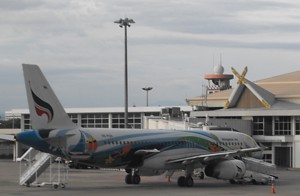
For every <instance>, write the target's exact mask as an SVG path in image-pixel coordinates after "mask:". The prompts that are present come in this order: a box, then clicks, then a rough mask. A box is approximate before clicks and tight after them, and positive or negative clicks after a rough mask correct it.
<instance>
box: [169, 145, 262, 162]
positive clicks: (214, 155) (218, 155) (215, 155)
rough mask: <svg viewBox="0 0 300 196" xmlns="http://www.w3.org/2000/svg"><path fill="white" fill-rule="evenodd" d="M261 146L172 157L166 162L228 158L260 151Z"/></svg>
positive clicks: (207, 160) (206, 160)
mask: <svg viewBox="0 0 300 196" xmlns="http://www.w3.org/2000/svg"><path fill="white" fill-rule="evenodd" d="M260 150H261V148H260V147H259V146H258V147H255V148H245V149H238V150H230V151H222V152H216V153H210V154H201V155H195V156H189V157H183V158H178V159H171V160H168V161H167V162H166V164H172V163H182V164H191V163H194V162H197V161H198V162H204V163H205V162H209V161H211V160H215V159H220V158H224V159H228V158H230V157H234V156H237V155H243V154H245V153H247V152H256V151H260Z"/></svg>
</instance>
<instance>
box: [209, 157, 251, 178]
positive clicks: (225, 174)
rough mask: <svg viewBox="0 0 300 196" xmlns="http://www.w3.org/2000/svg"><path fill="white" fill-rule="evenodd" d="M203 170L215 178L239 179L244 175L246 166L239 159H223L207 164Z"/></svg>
mask: <svg viewBox="0 0 300 196" xmlns="http://www.w3.org/2000/svg"><path fill="white" fill-rule="evenodd" d="M204 172H205V174H206V175H207V176H209V177H213V178H217V179H224V180H231V179H239V178H242V177H243V176H244V174H245V172H246V166H245V163H244V162H243V161H240V160H225V161H222V162H216V163H213V164H209V165H207V166H206V167H205V170H204Z"/></svg>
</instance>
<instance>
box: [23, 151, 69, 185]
mask: <svg viewBox="0 0 300 196" xmlns="http://www.w3.org/2000/svg"><path fill="white" fill-rule="evenodd" d="M55 161H57V162H58V164H54V163H55ZM17 162H20V177H19V184H20V185H26V186H28V187H29V186H39V187H40V186H44V185H52V186H53V187H54V188H58V187H59V186H61V187H62V188H64V187H65V185H66V181H67V178H68V177H67V175H68V167H67V166H65V165H62V164H61V159H60V158H57V157H54V156H53V155H50V154H48V153H43V152H40V151H37V150H35V149H33V148H29V149H28V150H27V151H26V152H25V153H24V155H23V156H22V157H20V158H17ZM42 174H43V175H42Z"/></svg>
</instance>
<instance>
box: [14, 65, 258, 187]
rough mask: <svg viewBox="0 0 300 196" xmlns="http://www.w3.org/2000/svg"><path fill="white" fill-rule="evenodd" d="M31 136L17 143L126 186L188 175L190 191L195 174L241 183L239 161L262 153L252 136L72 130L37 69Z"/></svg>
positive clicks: (29, 68)
mask: <svg viewBox="0 0 300 196" xmlns="http://www.w3.org/2000/svg"><path fill="white" fill-rule="evenodd" d="M23 72H24V79H25V86H26V92H27V98H28V105H29V110H30V118H31V124H32V129H33V130H28V131H23V132H20V133H18V134H17V135H16V136H15V139H16V140H17V141H18V142H20V143H23V144H26V145H28V146H31V147H33V148H35V149H37V150H39V151H42V152H46V153H50V154H53V155H56V156H60V157H63V158H65V159H67V160H72V161H79V162H80V161H81V162H84V163H87V164H90V165H94V166H97V167H101V168H121V169H125V171H126V172H127V173H128V174H127V176H126V178H125V182H126V183H127V184H139V183H140V181H141V178H140V176H154V175H161V174H163V173H164V172H167V171H168V172H169V173H173V172H176V171H182V170H184V171H185V175H184V176H181V177H179V178H178V181H177V183H178V185H179V186H186V187H192V186H193V185H194V180H193V178H192V174H193V171H194V169H196V168H202V169H203V171H204V172H205V174H206V176H209V177H213V178H218V179H224V180H239V179H242V178H243V176H244V175H245V172H246V166H245V163H244V162H243V161H242V159H241V157H242V156H245V155H249V154H251V153H252V152H257V151H261V148H260V147H259V145H258V144H257V143H256V142H255V141H254V139H253V138H251V137H250V136H248V135H246V134H243V133H239V132H234V131H204V130H144V129H109V128H99V129H98V128H97V129H94V128H82V127H79V126H77V125H76V124H74V123H73V122H72V121H71V120H70V118H69V117H68V115H67V113H66V112H65V110H64V108H63V107H62V105H61V104H60V102H59V100H58V99H57V97H56V95H55V94H54V92H53V90H52V88H51V86H50V85H49V83H48V82H47V80H46V78H45V77H44V75H43V73H42V72H41V70H40V68H39V67H38V66H37V65H30V64H23Z"/></svg>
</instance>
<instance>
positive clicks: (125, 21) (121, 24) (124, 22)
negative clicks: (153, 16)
mask: <svg viewBox="0 0 300 196" xmlns="http://www.w3.org/2000/svg"><path fill="white" fill-rule="evenodd" d="M115 23H117V24H119V27H121V28H123V27H124V32H125V44H124V45H125V71H124V74H125V115H124V121H125V122H124V123H125V128H128V62H127V61H128V59H127V26H128V27H130V24H131V23H135V22H134V20H132V19H128V18H125V19H122V18H120V19H119V20H117V21H115Z"/></svg>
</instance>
